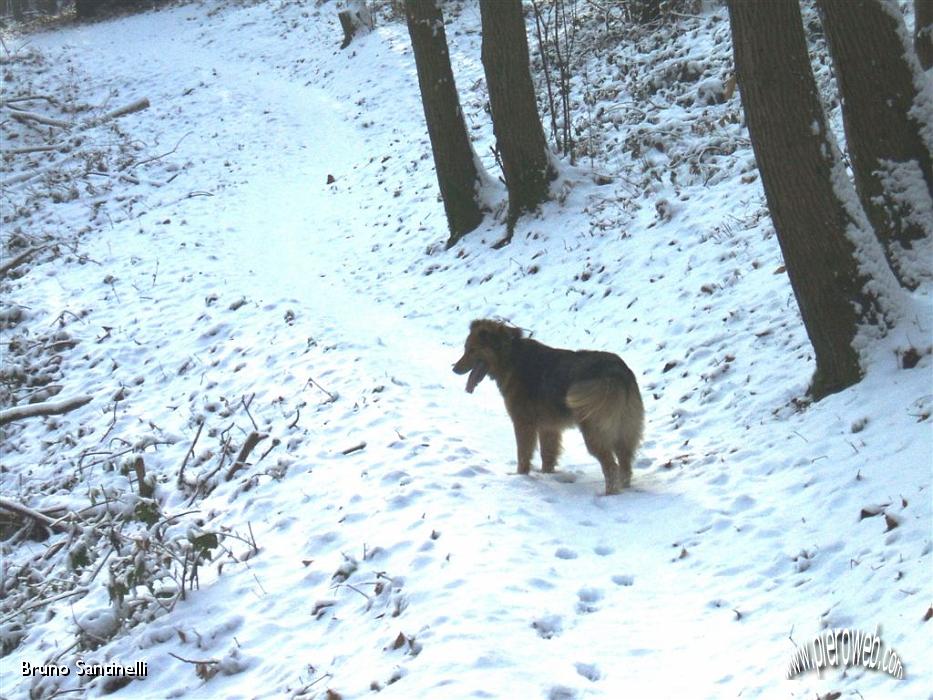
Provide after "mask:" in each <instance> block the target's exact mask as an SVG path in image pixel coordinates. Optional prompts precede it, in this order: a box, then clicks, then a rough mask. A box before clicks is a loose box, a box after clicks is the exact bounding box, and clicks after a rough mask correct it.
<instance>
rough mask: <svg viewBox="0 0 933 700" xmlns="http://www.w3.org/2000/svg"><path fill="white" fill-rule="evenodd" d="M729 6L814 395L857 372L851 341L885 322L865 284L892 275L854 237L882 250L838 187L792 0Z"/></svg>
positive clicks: (743, 0)
mask: <svg viewBox="0 0 933 700" xmlns="http://www.w3.org/2000/svg"><path fill="white" fill-rule="evenodd" d="M729 15H730V19H731V23H732V36H733V51H734V54H735V66H736V74H737V77H738V85H739V89H740V91H741V96H742V104H743V106H744V108H745V114H746V121H747V124H748V131H749V135H750V137H751V140H752V146H753V148H754V151H755V158H756V160H757V162H758V169H759V171H760V172H761V180H762V184H763V186H764V191H765V196H766V197H767V200H768V208H769V209H770V211H771V218H772V220H773V222H774V228H775V231H776V232H777V237H778V241H779V243H780V246H781V251H782V253H783V255H784V261H785V264H786V267H787V274H788V277H789V278H790V283H791V286H792V288H793V290H794V295H795V296H796V298H797V303H798V305H799V307H800V314H801V316H802V317H803V322H804V325H805V327H806V330H807V334H808V335H809V337H810V342H811V343H812V344H813V350H814V353H815V356H816V373H815V375H814V377H813V382H812V385H811V387H810V393H811V394H812V395H813V396H814V397H815V398H817V399H819V398H822V397H823V396H825V395H827V394H830V393H833V392H836V391H840V390H842V389H844V388H846V387H848V386H851V385H852V384H855V383H856V382H858V381H859V379H860V378H861V376H862V369H861V366H860V363H859V355H858V353H857V352H856V350H855V348H854V347H853V340H854V339H855V336H856V333H858V332H859V330H860V329H862V328H864V327H865V326H866V325H880V324H882V323H883V318H882V313H881V303H880V302H879V300H878V298H877V296H876V295H875V294H874V293H872V292H870V291H869V283H870V282H871V281H872V276H873V275H874V274H875V272H876V271H877V272H878V274H879V275H881V276H884V275H887V279H888V280H890V272H889V271H888V270H887V266H886V265H884V262H883V260H881V261H880V264H879V261H877V260H866V258H865V255H867V254H869V253H868V252H866V251H865V250H862V251H857V247H856V245H855V243H854V240H858V241H859V243H860V246H859V247H863V248H867V250H868V251H871V250H872V249H873V248H875V249H878V250H877V256H878V257H879V258H880V257H881V255H882V254H881V251H880V246H878V245H876V244H875V243H876V242H875V241H874V240H873V237H872V234H871V233H870V232H869V231H867V230H865V229H866V228H867V222H865V219H864V215H862V214H861V212H860V211H858V207H857V203H856V202H853V201H851V200H854V192H851V197H849V201H846V199H845V197H846V195H845V193H844V192H842V191H837V190H838V188H839V187H841V186H842V184H843V183H847V182H848V180H847V178H846V176H845V171H844V169H843V167H842V163H841V162H840V160H839V156H838V151H837V149H836V148H835V144H834V142H833V141H832V135H831V134H830V132H829V130H828V128H827V126H826V120H825V117H824V115H823V110H822V106H821V104H820V101H819V96H818V94H817V88H816V83H815V81H814V79H813V73H812V70H811V67H810V60H809V56H808V54H807V46H806V42H805V39H804V34H803V23H802V20H801V17H800V7H799V5H798V0H767V2H760V1H759V0H729ZM849 189H850V191H851V186H850V188H849ZM860 227H861V228H860ZM872 244H875V245H874V246H873V245H872ZM857 254H858V255H860V256H861V257H860V258H859V259H856V255H857ZM868 270H871V273H869V272H868ZM892 284H893V281H892Z"/></svg>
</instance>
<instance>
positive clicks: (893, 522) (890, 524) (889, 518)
mask: <svg viewBox="0 0 933 700" xmlns="http://www.w3.org/2000/svg"><path fill="white" fill-rule="evenodd" d="M884 522H885V525H887V527H886V528H885V529H884V531H885V532H891V530H893V529H894V528H896V527H897V526H898V525H900V522H898V520H897V518H895V517H894V516H893V515H888V514H887V513H885V514H884Z"/></svg>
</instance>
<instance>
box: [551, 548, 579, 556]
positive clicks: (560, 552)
mask: <svg viewBox="0 0 933 700" xmlns="http://www.w3.org/2000/svg"><path fill="white" fill-rule="evenodd" d="M554 556H555V557H557V558H558V559H576V558H577V556H578V555H577V553H576V552H575V551H573V550H572V549H570V548H569V547H558V548H557V551H556V552H554Z"/></svg>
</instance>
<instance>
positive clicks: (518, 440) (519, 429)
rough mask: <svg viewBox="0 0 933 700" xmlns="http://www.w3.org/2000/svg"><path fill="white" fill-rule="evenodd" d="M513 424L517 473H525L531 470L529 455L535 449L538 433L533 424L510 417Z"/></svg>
mask: <svg viewBox="0 0 933 700" xmlns="http://www.w3.org/2000/svg"><path fill="white" fill-rule="evenodd" d="M512 424H513V425H514V426H515V445H516V447H517V448H518V473H519V474H527V473H528V472H530V471H531V455H533V454H534V451H535V441H536V440H537V437H538V433H537V431H536V430H535V426H534V425H529V424H527V423H525V422H524V421H521V420H515V419H514V418H513V419H512Z"/></svg>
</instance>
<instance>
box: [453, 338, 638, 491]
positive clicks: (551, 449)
mask: <svg viewBox="0 0 933 700" xmlns="http://www.w3.org/2000/svg"><path fill="white" fill-rule="evenodd" d="M453 369H454V372H456V373H457V374H466V373H467V372H469V373H470V376H469V377H468V378H467V385H466V390H467V391H468V392H470V393H472V392H473V389H475V388H476V385H477V384H479V383H480V381H482V379H483V377H485V376H486V375H487V374H488V375H489V376H490V377H492V378H493V379H495V380H496V384H498V385H499V391H500V392H501V393H502V398H503V399H505V408H506V410H507V411H508V412H509V416H511V418H512V424H513V425H514V427H515V442H516V443H517V446H518V473H519V474H527V473H528V472H529V470H530V469H531V456H532V454H534V451H535V443H536V442H538V443H540V445H541V469H542V470H543V471H545V472H552V471H554V465H555V464H557V458H558V456H559V454H560V441H561V432H562V431H563V430H564V429H565V428H569V427H570V426H572V425H576V426H577V427H579V428H580V432H581V433H583V440H584V442H585V443H586V447H587V449H588V450H589V451H590V454H592V455H593V456H594V457H596V459H598V460H599V463H600V465H601V466H602V468H603V475H604V476H605V477H606V494H607V495H611V494H616V493H619V491H620V490H621V489H623V488H626V487H627V486H628V485H629V483H630V482H631V479H632V457H633V456H634V454H635V449H636V448H637V447H638V443H639V442H640V441H641V433H642V427H643V425H644V418H645V410H644V406H643V405H642V401H641V394H640V393H639V391H638V383H637V382H636V380H635V375H634V374H633V373H632V370H630V369H629V368H628V366H627V365H626V364H625V363H624V362H623V361H622V358H621V357H619V356H618V355H614V354H613V353H611V352H598V351H593V350H577V351H573V350H560V349H558V348H551V347H548V346H547V345H544V344H543V343H539V342H538V341H536V340H532V339H531V338H526V337H524V336H523V334H522V331H521V329H519V328H514V327H512V326H508V325H506V324H504V323H500V322H498V321H490V320H478V321H473V323H472V324H471V325H470V334H469V336H467V339H466V345H465V348H464V351H463V357H461V358H460V359H459V360H458V361H457V363H456V364H455V365H454V367H453Z"/></svg>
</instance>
